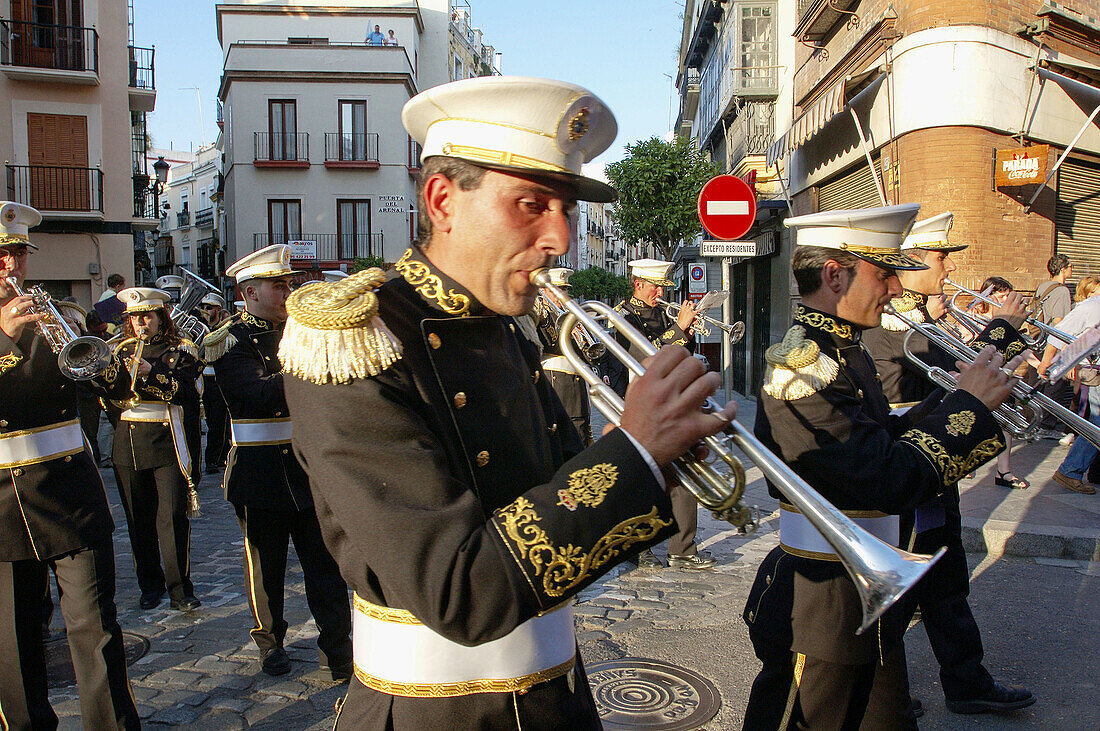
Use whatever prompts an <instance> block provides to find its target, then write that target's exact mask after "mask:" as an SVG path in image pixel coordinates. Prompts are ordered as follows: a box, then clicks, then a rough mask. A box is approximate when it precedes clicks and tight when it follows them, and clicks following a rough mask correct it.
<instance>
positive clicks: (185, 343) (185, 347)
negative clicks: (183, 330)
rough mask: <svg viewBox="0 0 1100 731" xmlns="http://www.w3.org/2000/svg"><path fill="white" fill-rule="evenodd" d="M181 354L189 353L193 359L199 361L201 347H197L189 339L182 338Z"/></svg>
mask: <svg viewBox="0 0 1100 731" xmlns="http://www.w3.org/2000/svg"><path fill="white" fill-rule="evenodd" d="M180 352H181V353H187V354H188V355H189V356H191V357H192V358H195V359H196V360H198V357H199V346H197V345H195V344H194V343H193V342H191V341H190V340H188V339H187V338H180Z"/></svg>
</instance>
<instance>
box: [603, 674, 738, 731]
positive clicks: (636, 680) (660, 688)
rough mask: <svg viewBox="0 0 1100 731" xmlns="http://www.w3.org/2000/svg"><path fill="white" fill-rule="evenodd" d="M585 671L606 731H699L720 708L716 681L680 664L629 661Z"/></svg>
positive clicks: (720, 699)
mask: <svg viewBox="0 0 1100 731" xmlns="http://www.w3.org/2000/svg"><path fill="white" fill-rule="evenodd" d="M585 670H586V671H587V673H588V684H589V685H590V686H591V687H592V695H593V696H594V697H595V698H596V707H597V709H598V710H599V713H600V719H601V720H602V721H603V727H604V728H605V729H606V730H607V731H626V730H627V729H662V730H667V731H681V730H686V729H697V728H699V727H700V726H702V725H703V724H704V723H706V722H707V721H709V720H710V719H712V718H714V716H715V715H716V714H717V713H718V709H719V708H721V706H722V698H721V696H719V695H718V689H717V688H715V687H714V684H713V683H711V682H710V681H709V680H707V679H706V678H704V677H703V676H702V675H699V674H698V673H695V672H693V671H691V670H688V669H687V668H682V667H680V666H678V665H670V664H669V663H665V662H660V661H658V660H643V659H640V658H629V659H624V660H612V661H609V662H601V663H596V664H595V665H592V666H589V667H586V668H585Z"/></svg>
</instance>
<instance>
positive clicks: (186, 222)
mask: <svg viewBox="0 0 1100 731" xmlns="http://www.w3.org/2000/svg"><path fill="white" fill-rule="evenodd" d="M190 225H191V211H189V210H188V209H186V208H184V209H183V210H182V211H177V212H176V228H183V227H184V226H190Z"/></svg>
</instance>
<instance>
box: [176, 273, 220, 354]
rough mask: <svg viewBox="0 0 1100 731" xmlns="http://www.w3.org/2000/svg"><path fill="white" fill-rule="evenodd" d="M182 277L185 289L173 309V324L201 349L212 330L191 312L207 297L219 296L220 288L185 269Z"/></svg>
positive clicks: (181, 291) (183, 288) (181, 274)
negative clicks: (211, 295)
mask: <svg viewBox="0 0 1100 731" xmlns="http://www.w3.org/2000/svg"><path fill="white" fill-rule="evenodd" d="M180 276H182V277H183V287H182V288H181V289H180V301H179V302H178V303H177V304H176V305H174V306H173V307H172V313H171V316H172V322H173V323H174V324H175V326H176V327H177V328H179V331H180V332H182V333H183V334H184V335H186V336H187V338H188V340H190V341H191V342H193V343H194V344H195V346H196V347H199V348H201V347H202V341H203V338H205V337H206V336H207V335H209V334H210V328H209V327H207V325H206V323H205V322H203V321H202V319H201V318H199V317H196V316H195V315H192V314H191V311H192V310H193V309H195V308H196V307H198V306H199V303H200V302H202V298H203V297H205V296H206V295H208V294H211V293H214V294H219V292H218V288H217V287H215V286H214V285H212V284H210V283H209V282H207V281H206V280H205V279H203V278H202V277H200V276H199V275H198V274H195V273H194V272H192V271H190V270H189V269H184V268H183V267H180Z"/></svg>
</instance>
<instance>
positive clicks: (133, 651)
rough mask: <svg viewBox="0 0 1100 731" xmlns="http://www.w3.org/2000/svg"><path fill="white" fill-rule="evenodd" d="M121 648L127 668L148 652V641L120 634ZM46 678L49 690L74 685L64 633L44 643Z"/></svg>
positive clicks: (71, 662)
mask: <svg viewBox="0 0 1100 731" xmlns="http://www.w3.org/2000/svg"><path fill="white" fill-rule="evenodd" d="M122 646H123V647H124V648H125V649H126V665H127V667H129V666H130V665H133V664H134V663H135V662H137V661H138V660H140V659H141V658H142V656H143V655H144V654H145V653H147V652H149V640H147V639H145V638H144V637H142V636H141V635H135V634H131V633H130V632H123V633H122ZM46 677H48V678H49V679H50V687H51V688H64V687H65V686H68V685H76V672H75V671H74V670H73V659H72V656H70V655H69V641H68V640H67V639H66V638H65V633H64V632H62V633H61V634H59V635H56V636H55V637H53V638H51V639H50V640H49V641H48V642H46Z"/></svg>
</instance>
